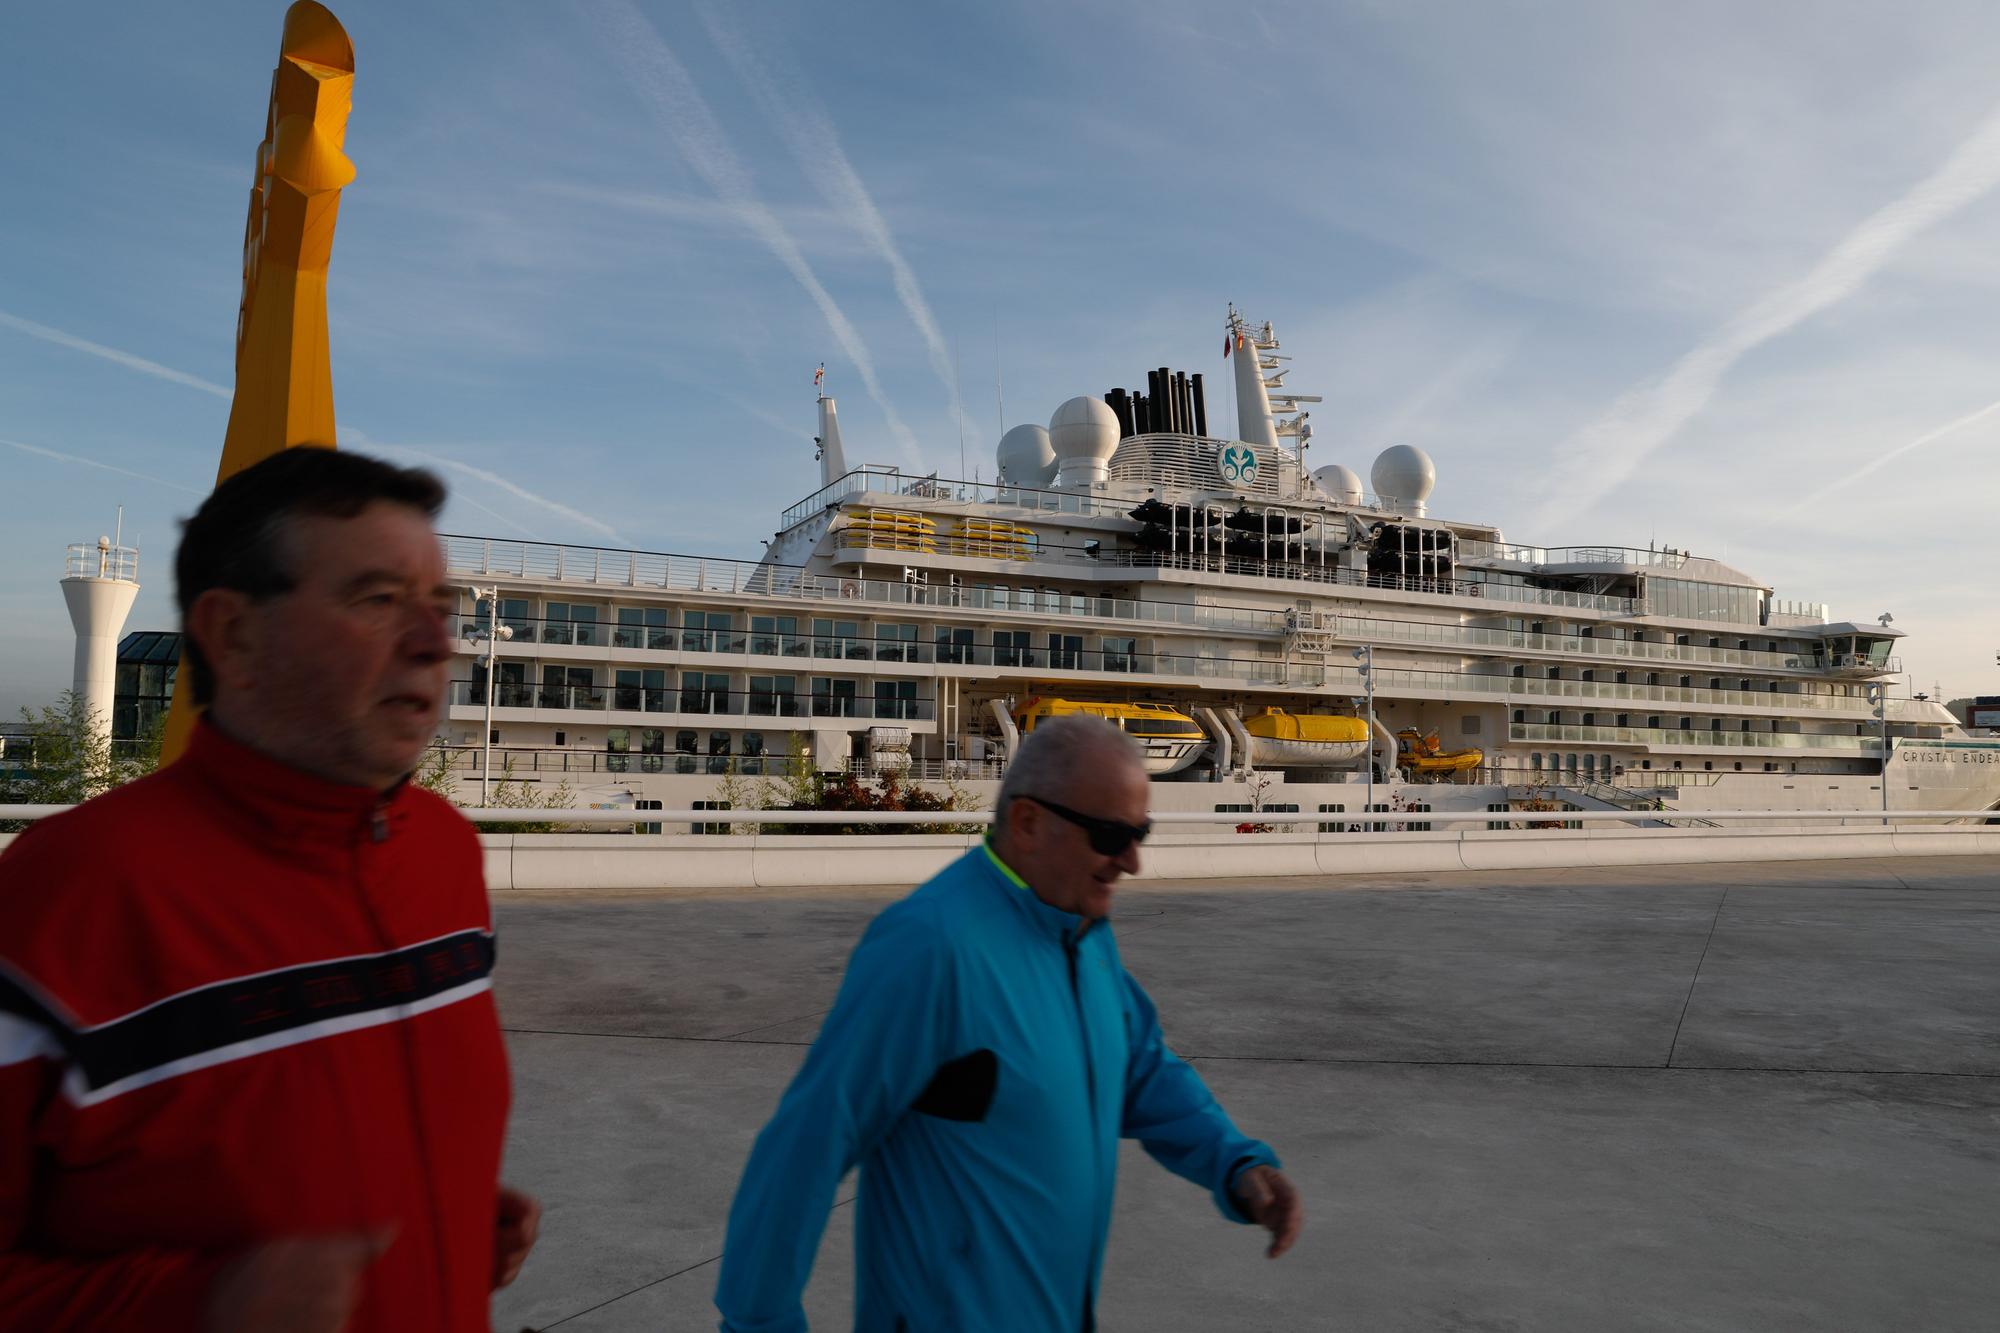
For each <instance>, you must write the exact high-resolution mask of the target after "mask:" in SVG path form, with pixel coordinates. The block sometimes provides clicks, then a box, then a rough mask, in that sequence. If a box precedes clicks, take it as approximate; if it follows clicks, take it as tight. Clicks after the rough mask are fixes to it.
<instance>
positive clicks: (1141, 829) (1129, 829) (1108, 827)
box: [1020, 796, 1153, 856]
mask: <svg viewBox="0 0 2000 1333" xmlns="http://www.w3.org/2000/svg"><path fill="white" fill-rule="evenodd" d="M1020 799H1022V800H1027V801H1033V802H1034V803H1035V804H1036V805H1039V806H1040V807H1042V809H1044V810H1046V811H1048V812H1049V813H1050V814H1052V815H1060V816H1061V817H1062V818H1064V819H1067V820H1068V821H1069V822H1070V823H1072V824H1074V825H1076V826H1077V827H1078V828H1080V829H1082V830H1083V832H1084V835H1085V836H1086V837H1088V838H1089V839H1090V850H1091V851H1093V852H1096V853H1097V854H1098V855H1099V856H1119V855H1122V854H1123V853H1124V851H1125V849H1126V848H1127V847H1130V846H1131V845H1132V844H1133V843H1135V842H1144V841H1145V840H1146V835H1147V834H1148V833H1151V832H1152V831H1153V821H1152V820H1150V819H1149V820H1147V821H1146V822H1145V823H1143V824H1127V823H1126V822H1125V821H1124V820H1122V819H1099V818H1098V817H1097V816H1096V815H1086V814H1082V813H1080V812H1078V811H1075V810H1072V809H1070V808H1069V807H1068V806H1066V805H1057V804H1056V803H1055V802H1054V801H1050V800H1044V799H1043V798H1042V797H1040V796H1024V797H1022V798H1020Z"/></svg>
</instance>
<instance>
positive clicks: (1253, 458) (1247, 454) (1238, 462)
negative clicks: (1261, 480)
mask: <svg viewBox="0 0 2000 1333" xmlns="http://www.w3.org/2000/svg"><path fill="white" fill-rule="evenodd" d="M1215 463H1216V468H1217V469H1218V470H1219V471H1220V472H1221V473H1222V480H1223V483H1224V484H1225V485H1229V486H1241V487H1246V488H1247V487H1250V486H1254V485H1256V484H1257V455H1256V453H1255V452H1253V451H1252V450H1251V448H1250V446H1249V445H1247V444H1227V445H1224V446H1223V447H1222V453H1221V454H1220V455H1219V456H1218V457H1217V458H1216V460H1215Z"/></svg>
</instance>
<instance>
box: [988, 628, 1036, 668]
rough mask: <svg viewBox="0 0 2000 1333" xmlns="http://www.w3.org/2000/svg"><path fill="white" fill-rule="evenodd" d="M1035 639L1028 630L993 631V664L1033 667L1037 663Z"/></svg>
mask: <svg viewBox="0 0 2000 1333" xmlns="http://www.w3.org/2000/svg"><path fill="white" fill-rule="evenodd" d="M1032 642H1033V640H1032V638H1031V637H1030V635H1029V633H1028V631H1027V630H1024V629H1022V630H1007V629H997V630H994V631H993V665H994V666H1007V667H1031V666H1033V665H1034V664H1035V650H1034V648H1033V647H1032V646H1031V644H1032Z"/></svg>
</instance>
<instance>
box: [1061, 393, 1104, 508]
mask: <svg viewBox="0 0 2000 1333" xmlns="http://www.w3.org/2000/svg"><path fill="white" fill-rule="evenodd" d="M1049 443H1050V445H1051V446H1052V447H1053V448H1054V449H1055V453H1056V466H1057V468H1058V469H1060V471H1061V473H1062V484H1063V485H1064V486H1078V487H1083V486H1093V485H1098V484H1101V483H1103V482H1104V481H1106V480H1108V479H1109V477H1110V469H1111V455H1113V454H1115V453H1117V452H1118V415H1117V414H1116V413H1115V412H1113V411H1112V410H1111V407H1110V404H1108V403H1106V402H1105V401H1104V400H1103V399H1102V398H1091V397H1081V398H1072V399H1070V400H1069V401H1068V402H1066V403H1064V404H1063V405H1062V406H1061V407H1058V408H1057V409H1056V414H1055V415H1054V416H1052V417H1050V418H1049Z"/></svg>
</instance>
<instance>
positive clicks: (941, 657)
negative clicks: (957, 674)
mask: <svg viewBox="0 0 2000 1333" xmlns="http://www.w3.org/2000/svg"><path fill="white" fill-rule="evenodd" d="M933 642H934V643H935V645H936V647H937V660H938V661H940V662H956V663H958V664H960V665H961V666H962V665H964V664H966V663H968V662H970V661H972V642H973V640H972V631H971V630H969V629H947V628H945V627H944V626H942V625H940V626H939V627H938V630H937V633H936V634H935V635H934V636H933Z"/></svg>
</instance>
